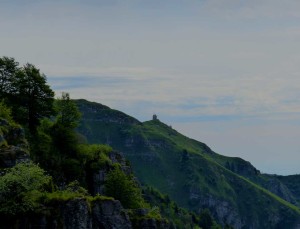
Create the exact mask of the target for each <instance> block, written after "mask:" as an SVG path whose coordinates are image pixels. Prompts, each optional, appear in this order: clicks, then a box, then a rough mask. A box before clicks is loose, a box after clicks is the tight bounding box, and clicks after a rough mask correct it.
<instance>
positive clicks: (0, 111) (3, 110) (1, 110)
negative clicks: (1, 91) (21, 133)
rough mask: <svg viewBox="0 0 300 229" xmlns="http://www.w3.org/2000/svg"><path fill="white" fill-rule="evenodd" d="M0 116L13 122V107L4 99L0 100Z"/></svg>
mask: <svg viewBox="0 0 300 229" xmlns="http://www.w3.org/2000/svg"><path fill="white" fill-rule="evenodd" d="M0 118H3V119H6V120H7V121H9V122H12V121H13V120H12V117H11V109H10V108H9V107H8V106H6V104H5V103H4V101H3V100H2V101H0Z"/></svg>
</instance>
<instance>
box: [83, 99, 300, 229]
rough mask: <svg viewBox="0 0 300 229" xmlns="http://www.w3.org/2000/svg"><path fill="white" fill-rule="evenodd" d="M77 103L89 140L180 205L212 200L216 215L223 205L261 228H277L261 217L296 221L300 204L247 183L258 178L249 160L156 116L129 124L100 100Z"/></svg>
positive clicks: (198, 204) (196, 207)
mask: <svg viewBox="0 0 300 229" xmlns="http://www.w3.org/2000/svg"><path fill="white" fill-rule="evenodd" d="M77 104H78V106H79V108H80V109H81V112H82V113H83V116H82V121H81V124H80V126H79V131H80V132H81V133H82V134H86V137H87V139H88V141H89V142H90V143H106V142H110V144H111V145H112V147H113V148H115V149H116V150H119V151H122V152H123V153H124V154H125V156H127V157H128V159H129V160H130V162H131V164H132V167H133V169H134V172H135V175H136V176H137V177H138V178H139V180H140V181H141V182H142V183H145V184H148V185H151V186H153V187H155V188H157V189H158V190H160V191H161V192H163V193H166V194H168V195H169V196H170V198H171V199H172V200H175V201H176V202H177V203H178V205H179V206H181V207H186V208H189V209H190V210H192V211H198V210H199V209H202V208H205V207H208V206H207V204H205V203H204V202H203V201H202V200H207V199H211V200H212V203H215V204H214V205H212V206H209V210H210V211H211V212H212V213H213V214H214V215H216V214H218V212H217V211H216V209H215V208H216V207H218V206H219V204H222V203H226V205H228V206H230V207H229V208H230V209H233V210H230V211H228V214H232V213H233V215H234V214H236V215H237V217H240V218H241V219H242V220H244V221H243V222H245V224H252V223H253V222H257V223H258V224H261V225H263V226H262V227H265V228H270V227H276V226H277V225H276V222H266V221H265V218H270V217H272V216H274V215H276V216H282V215H286V214H284V212H287V211H288V212H289V211H291V212H290V213H291V214H290V215H289V216H288V217H286V216H284V217H282V218H281V219H280V220H282V222H285V223H289V226H291V227H292V226H293V223H295V222H297V220H298V219H299V214H300V211H299V208H297V207H296V206H294V205H293V204H290V203H287V202H286V201H284V200H283V199H281V198H280V197H278V196H276V195H274V194H272V193H271V192H269V191H267V190H266V189H264V188H262V187H261V186H259V185H256V184H255V183H254V182H250V181H249V179H250V178H249V177H250V176H246V175H247V174H250V175H251V176H254V177H258V176H260V173H259V171H258V170H256V169H255V168H254V167H253V166H252V165H251V164H250V163H249V162H246V161H244V160H242V159H238V158H229V157H225V156H221V155H219V154H217V153H215V152H213V151H212V150H211V149H210V148H209V147H208V146H206V145H205V144H203V143H201V142H198V141H195V140H193V139H190V138H187V137H185V136H183V135H181V134H180V133H178V132H177V131H176V130H174V129H172V128H170V127H169V126H168V125H166V124H164V123H162V122H160V121H159V120H154V121H148V122H144V123H139V122H138V121H136V122H133V121H132V120H134V119H133V118H131V117H130V116H128V117H127V118H126V117H124V114H123V113H121V112H118V111H115V110H112V109H109V108H108V107H105V106H103V105H101V104H98V106H97V104H95V103H89V102H87V101H83V100H80V101H77ZM108 116H109V118H101V117H108ZM120 117H122V119H120ZM127 120H128V121H127ZM110 139H112V140H110ZM226 162H228V163H227V167H226ZM243 176H245V177H247V179H246V178H245V177H243ZM251 179H252V178H251ZM252 181H255V180H252ZM257 206H260V208H257ZM283 209H285V210H283ZM175 210H176V208H175ZM233 211H235V212H233ZM224 223H226V220H225V221H224ZM271 223H274V225H272V226H270V224H271ZM278 225H279V223H278Z"/></svg>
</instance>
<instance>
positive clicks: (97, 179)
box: [92, 151, 132, 195]
mask: <svg viewBox="0 0 300 229" xmlns="http://www.w3.org/2000/svg"><path fill="white" fill-rule="evenodd" d="M108 157H109V159H110V160H111V161H112V163H119V164H120V165H121V170H122V171H123V172H124V173H125V174H127V175H129V174H131V173H132V171H131V167H130V166H129V165H128V164H127V163H126V160H125V157H124V155H123V154H122V153H120V152H117V151H112V152H110V153H109V155H108ZM111 169H113V167H112V166H109V165H107V166H105V167H102V168H101V169H99V170H98V171H97V172H96V173H93V174H92V176H93V184H92V186H93V187H92V190H93V194H94V195H95V194H104V183H105V180H106V177H107V174H108V173H109V171H110V170H111Z"/></svg>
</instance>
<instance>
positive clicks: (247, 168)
mask: <svg viewBox="0 0 300 229" xmlns="http://www.w3.org/2000/svg"><path fill="white" fill-rule="evenodd" d="M234 159H235V160H232V161H231V162H228V161H227V162H226V164H225V167H226V168H227V169H229V170H231V171H232V172H234V173H237V174H239V175H242V176H246V177H248V176H255V175H258V174H260V171H259V170H257V169H256V168H255V167H254V166H253V165H252V164H251V163H250V162H249V161H245V160H243V159H241V158H234Z"/></svg>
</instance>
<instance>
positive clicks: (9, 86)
mask: <svg viewBox="0 0 300 229" xmlns="http://www.w3.org/2000/svg"><path fill="white" fill-rule="evenodd" d="M18 65H19V63H18V62H16V61H15V59H14V58H10V57H6V56H4V57H2V58H0V98H7V97H8V96H9V95H11V94H12V93H14V91H15V89H14V88H13V83H14V79H15V75H16V72H17V71H18V70H19V68H18Z"/></svg>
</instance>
